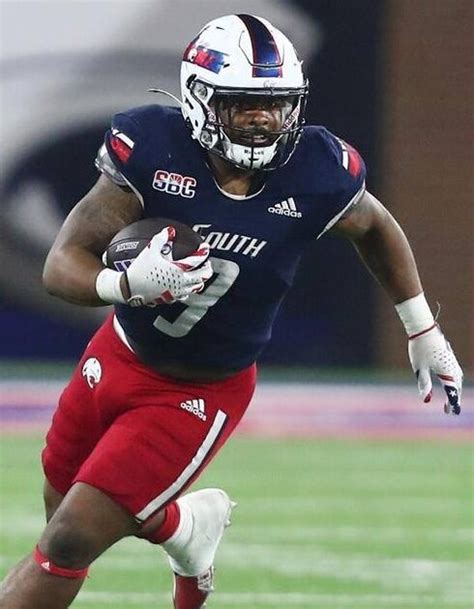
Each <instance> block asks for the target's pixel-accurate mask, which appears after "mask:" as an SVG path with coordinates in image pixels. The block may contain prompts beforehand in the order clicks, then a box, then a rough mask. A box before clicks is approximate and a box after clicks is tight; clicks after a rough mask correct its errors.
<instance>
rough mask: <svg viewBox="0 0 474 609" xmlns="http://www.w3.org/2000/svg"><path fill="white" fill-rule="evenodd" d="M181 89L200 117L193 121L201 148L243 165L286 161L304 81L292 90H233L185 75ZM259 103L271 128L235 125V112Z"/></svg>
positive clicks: (300, 119) (295, 136) (300, 116)
mask: <svg viewBox="0 0 474 609" xmlns="http://www.w3.org/2000/svg"><path fill="white" fill-rule="evenodd" d="M186 88H187V90H188V93H189V97H190V98H191V100H192V102H191V103H192V104H193V105H194V106H195V105H196V104H197V105H198V106H199V108H200V111H201V112H200V114H201V116H202V118H203V120H202V125H199V126H198V125H194V128H196V127H200V135H199V138H198V139H199V143H200V144H201V146H203V148H205V149H206V150H208V151H209V152H211V153H212V154H216V155H217V156H220V157H222V158H224V159H225V160H226V161H229V162H230V163H232V164H233V165H236V166H237V167H239V168H241V169H246V170H272V169H276V168H277V167H281V166H282V165H284V164H285V163H286V162H287V161H288V159H289V158H290V156H291V154H292V153H293V151H294V149H295V146H296V144H297V143H298V140H299V137H300V135H301V132H302V129H303V125H304V110H305V105H306V96H307V84H306V83H305V85H304V86H302V87H297V88H294V89H279V88H278V89H277V88H262V89H236V88H234V87H232V88H231V87H216V86H215V85H213V84H211V83H209V82H205V81H203V80H201V79H198V78H190V79H189V81H188V83H187V87H186ZM188 99H189V98H188ZM188 103H189V102H188ZM259 107H260V108H262V109H263V110H264V111H269V112H270V113H271V118H270V120H269V121H268V122H276V123H277V125H276V128H270V127H269V126H268V124H266V125H265V126H261V127H259V126H258V125H254V126H252V127H250V128H249V127H242V126H239V124H238V123H239V120H238V115H239V113H242V112H246V111H249V110H252V111H253V110H254V109H258V108H259ZM193 114H194V116H195V115H196V112H194V113H193ZM275 117H277V120H276V121H275V120H274V119H275ZM236 118H237V121H236ZM190 126H191V127H192V125H190Z"/></svg>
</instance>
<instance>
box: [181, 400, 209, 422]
mask: <svg viewBox="0 0 474 609" xmlns="http://www.w3.org/2000/svg"><path fill="white" fill-rule="evenodd" d="M180 406H181V408H183V409H184V410H187V411H188V412H190V413H191V414H194V415H196V416H197V417H198V418H200V419H201V421H205V420H206V419H207V416H206V404H205V402H204V400H203V399H202V398H198V399H196V400H186V401H185V402H181V404H180Z"/></svg>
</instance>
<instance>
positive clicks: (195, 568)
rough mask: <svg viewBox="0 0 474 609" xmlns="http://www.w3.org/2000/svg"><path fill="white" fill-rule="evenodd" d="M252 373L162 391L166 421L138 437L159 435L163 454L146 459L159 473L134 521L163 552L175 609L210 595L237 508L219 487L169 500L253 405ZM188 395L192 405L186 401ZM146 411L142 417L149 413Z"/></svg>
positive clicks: (192, 606) (194, 606)
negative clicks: (159, 520) (224, 539)
mask: <svg viewBox="0 0 474 609" xmlns="http://www.w3.org/2000/svg"><path fill="white" fill-rule="evenodd" d="M254 375H255V370H254V369H249V370H247V371H244V372H243V373H241V374H240V375H236V377H235V378H232V379H228V380H227V381H224V382H221V383H214V384H211V385H208V386H200V387H196V386H189V387H185V386H181V387H180V388H178V389H177V388H174V389H172V392H174V393H176V392H178V391H179V394H178V395H177V396H176V398H173V395H172V393H170V392H166V393H165V395H166V396H167V397H166V399H167V400H168V403H167V406H166V410H165V412H166V413H167V414H166V416H165V417H159V418H158V419H157V420H156V421H155V425H154V426H153V427H152V426H151V425H146V427H145V428H144V430H143V434H146V433H147V430H150V429H152V428H153V429H154V431H156V432H158V434H159V436H160V437H161V441H160V442H159V443H158V444H157V445H159V446H160V445H161V447H162V449H161V451H160V454H157V455H155V456H153V455H149V456H148V462H149V463H151V462H153V460H154V459H155V458H156V470H157V471H159V472H161V474H160V476H159V478H157V479H156V482H155V487H154V488H155V493H156V494H155V496H154V497H153V495H149V496H148V498H147V497H145V496H142V500H141V501H142V507H141V509H139V510H137V512H136V517H137V519H139V520H140V519H141V520H143V525H142V529H141V531H140V534H139V536H140V537H145V538H147V539H148V540H149V541H151V542H152V543H158V544H161V545H162V547H163V548H164V549H165V551H166V552H167V553H168V556H169V561H170V565H171V568H172V570H173V573H174V579H175V586H174V603H175V608H176V609H200V608H201V607H202V606H203V604H204V603H205V600H206V598H207V597H208V595H209V593H210V592H211V591H212V589H213V588H212V584H213V563H214V557H215V554H216V551H217V548H218V546H219V543H220V541H221V539H222V536H223V533H224V530H225V528H226V527H227V526H228V525H229V524H230V516H231V511H232V508H233V507H234V505H235V504H234V503H233V502H232V501H231V500H230V498H229V497H228V496H227V494H226V493H225V492H224V491H222V490H220V489H203V490H200V491H196V492H194V493H190V494H187V495H183V496H181V497H180V498H179V499H177V500H176V501H174V502H173V501H171V502H170V503H169V500H170V497H171V498H172V497H173V496H178V495H181V493H182V492H183V491H184V490H185V489H186V488H187V487H188V486H189V485H190V484H191V483H192V482H194V481H195V480H196V479H197V477H198V476H199V475H200V474H201V472H202V471H203V470H204V468H205V467H206V466H207V464H208V463H209V462H210V460H211V459H212V458H213V457H214V456H215V455H216V454H217V452H218V451H219V450H220V448H221V447H222V446H223V445H224V444H225V442H226V441H227V439H228V438H229V437H230V435H231V434H232V432H233V430H234V429H235V427H236V426H237V424H238V422H239V421H240V419H241V417H242V415H243V413H244V412H245V410H246V408H247V405H248V403H249V401H250V398H251V395H252V392H253V387H254V380H255V376H254ZM198 392H199V393H198ZM189 394H191V396H192V397H193V399H191V400H190V399H186V398H189ZM197 395H198V396H200V397H198V398H197V397H196V396H197ZM222 404H225V412H224V411H223V410H221V405H222ZM190 405H191V406H195V408H190ZM143 412H144V416H146V413H147V409H146V408H145V409H144V410H143ZM160 427H162V429H160ZM142 437H143V435H142ZM163 443H164V444H163ZM149 444H152V443H151V442H149ZM155 445H156V443H155ZM141 487H142V488H144V487H145V484H142V485H141ZM163 505H166V506H167V507H166V508H165V510H164V519H163V522H162V524H161V526H158V525H156V523H155V522H154V514H155V513H156V512H154V510H155V509H156V510H158V513H159V514H160V516H161V515H162V514H163V512H162V511H160V510H162V506H163Z"/></svg>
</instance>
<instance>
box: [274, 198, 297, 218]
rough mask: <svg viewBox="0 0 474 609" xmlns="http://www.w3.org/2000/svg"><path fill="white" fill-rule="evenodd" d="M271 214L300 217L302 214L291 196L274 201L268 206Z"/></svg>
mask: <svg viewBox="0 0 474 609" xmlns="http://www.w3.org/2000/svg"><path fill="white" fill-rule="evenodd" d="M268 211H269V212H270V213H271V214H278V215H280V216H289V217H290V218H301V217H302V216H303V214H302V213H301V212H300V211H298V210H297V209H296V204H295V200H294V199H293V197H290V198H289V199H285V200H284V201H282V202H281V203H275V205H272V206H271V207H269V208H268Z"/></svg>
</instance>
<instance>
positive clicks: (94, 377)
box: [82, 357, 102, 389]
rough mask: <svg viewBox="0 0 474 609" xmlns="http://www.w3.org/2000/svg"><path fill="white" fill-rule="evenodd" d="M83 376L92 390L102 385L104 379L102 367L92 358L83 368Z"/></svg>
mask: <svg viewBox="0 0 474 609" xmlns="http://www.w3.org/2000/svg"><path fill="white" fill-rule="evenodd" d="M82 376H83V377H84V378H85V379H86V381H87V384H88V385H89V387H90V388H91V389H94V387H95V386H96V385H97V383H100V379H101V378H102V366H101V365H100V362H99V360H98V359H96V358H95V357H90V358H89V359H88V360H86V362H85V363H84V366H82Z"/></svg>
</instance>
